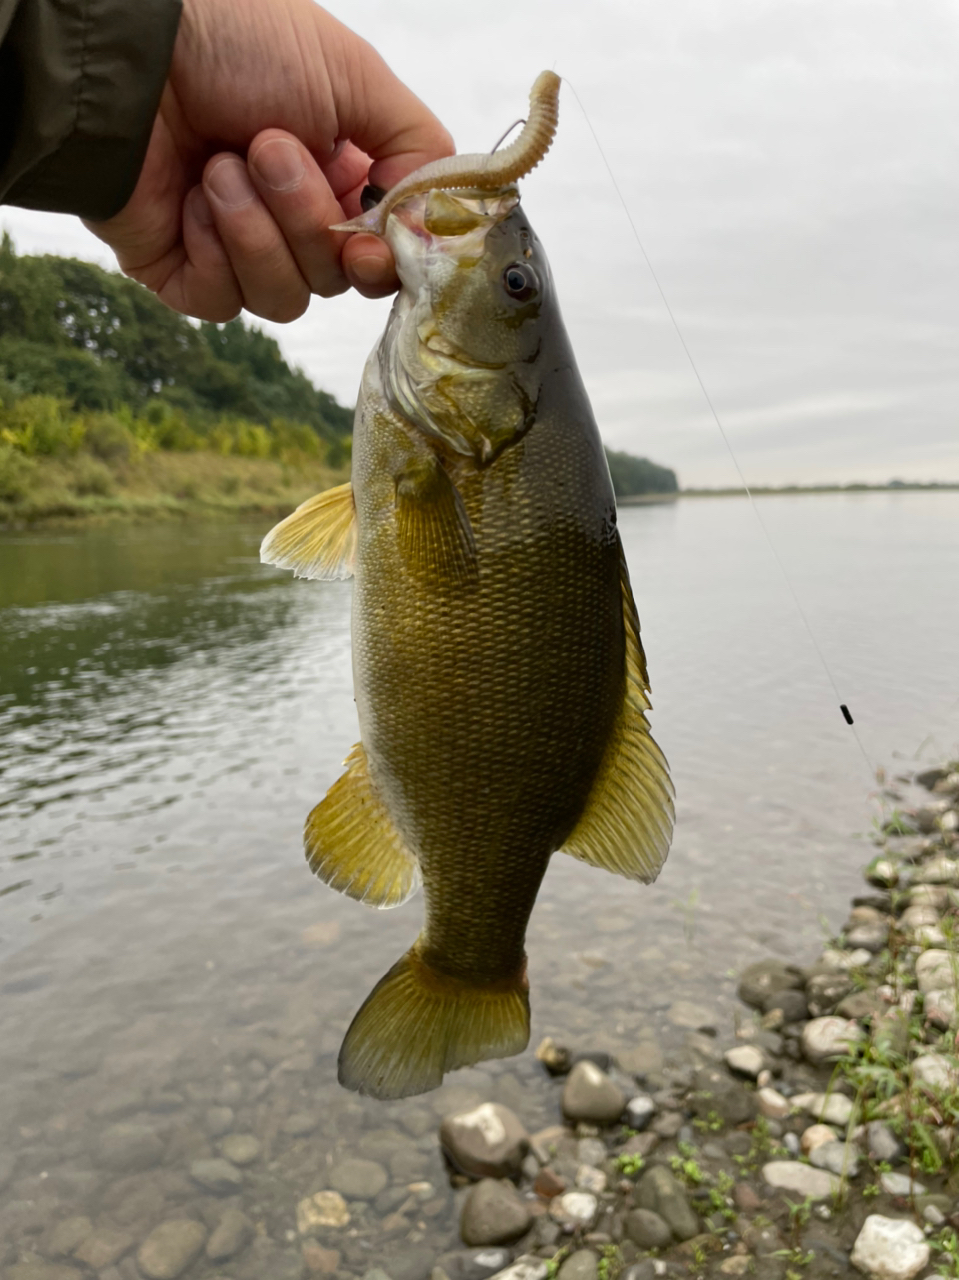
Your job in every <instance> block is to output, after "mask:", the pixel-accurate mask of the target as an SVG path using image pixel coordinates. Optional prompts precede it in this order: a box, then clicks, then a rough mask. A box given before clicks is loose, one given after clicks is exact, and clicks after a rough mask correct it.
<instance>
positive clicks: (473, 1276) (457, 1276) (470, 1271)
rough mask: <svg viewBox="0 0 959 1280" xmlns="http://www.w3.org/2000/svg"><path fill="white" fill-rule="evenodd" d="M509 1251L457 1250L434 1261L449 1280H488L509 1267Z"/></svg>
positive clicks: (488, 1249)
mask: <svg viewBox="0 0 959 1280" xmlns="http://www.w3.org/2000/svg"><path fill="white" fill-rule="evenodd" d="M509 1261H510V1250H509V1249H503V1248H493V1247H488V1248H485V1249H457V1250H455V1251H453V1252H450V1253H443V1254H440V1256H439V1257H438V1258H437V1260H436V1265H437V1267H439V1268H441V1269H442V1270H443V1271H444V1272H445V1274H446V1275H447V1276H448V1277H449V1280H490V1278H491V1277H492V1276H494V1275H496V1274H497V1273H498V1272H500V1271H502V1270H503V1268H504V1267H508V1266H509Z"/></svg>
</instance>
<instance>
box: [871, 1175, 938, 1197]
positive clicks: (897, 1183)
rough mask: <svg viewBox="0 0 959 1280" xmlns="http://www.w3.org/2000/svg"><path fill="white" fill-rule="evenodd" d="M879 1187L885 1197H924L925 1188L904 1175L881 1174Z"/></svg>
mask: <svg viewBox="0 0 959 1280" xmlns="http://www.w3.org/2000/svg"><path fill="white" fill-rule="evenodd" d="M879 1185H880V1186H881V1187H882V1189H883V1191H885V1193H886V1195H887V1196H924V1195H925V1194H926V1188H925V1187H924V1185H923V1184H922V1183H921V1182H917V1181H916V1180H915V1178H910V1177H909V1175H908V1174H905V1173H881V1174H880V1175H879Z"/></svg>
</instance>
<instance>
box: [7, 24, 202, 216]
mask: <svg viewBox="0 0 959 1280" xmlns="http://www.w3.org/2000/svg"><path fill="white" fill-rule="evenodd" d="M180 9H181V0H135V2H134V3H131V2H130V0H20V3H19V5H18V6H17V9H16V12H15V14H14V16H13V20H12V22H11V24H10V28H9V31H8V33H7V36H6V38H5V39H4V40H3V44H2V48H0V83H3V84H4V88H3V91H2V94H0V98H2V101H0V120H3V121H4V122H3V123H0V202H3V203H5V204H13V205H20V206H21V207H22V208H26V209H45V210H48V211H51V212H56V213H75V214H79V215H80V217H83V218H90V219H92V220H94V221H101V220H103V219H105V218H110V217H112V216H113V215H114V214H116V213H119V211H120V210H121V209H122V208H123V206H124V205H125V204H126V203H127V201H128V200H129V198H130V196H131V195H132V194H133V189H134V187H135V186H136V182H137V178H138V177H139V176H140V169H141V167H142V165H143V158H144V156H145V154H146V149H147V145H148V143H149V141H150V133H151V130H152V128H153V121H154V119H155V117H156V113H157V109H158V107H159V104H160V95H161V94H162V92H163V86H164V84H165V83H166V78H167V72H168V70H169V66H170V60H171V58H172V56H173V44H174V40H175V39H176V32H177V25H178V23H179V20H180Z"/></svg>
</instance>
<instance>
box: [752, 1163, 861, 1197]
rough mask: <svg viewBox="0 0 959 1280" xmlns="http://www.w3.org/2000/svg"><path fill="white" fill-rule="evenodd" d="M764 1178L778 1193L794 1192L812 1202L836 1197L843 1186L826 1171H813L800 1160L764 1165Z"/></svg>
mask: <svg viewBox="0 0 959 1280" xmlns="http://www.w3.org/2000/svg"><path fill="white" fill-rule="evenodd" d="M763 1177H764V1178H765V1180H766V1182H767V1183H768V1184H769V1186H771V1187H775V1188H776V1189H777V1190H778V1191H793V1192H795V1193H796V1194H797V1195H799V1196H802V1198H803V1199H804V1200H805V1199H806V1198H807V1197H808V1198H809V1199H811V1200H826V1199H827V1198H828V1197H829V1196H831V1195H835V1193H836V1192H838V1190H839V1188H840V1186H841V1185H842V1184H841V1182H840V1180H839V1179H838V1178H837V1177H836V1176H835V1175H834V1174H831V1173H827V1172H826V1170H825V1169H813V1168H812V1167H811V1166H810V1165H808V1164H800V1163H799V1161H798V1160H771V1161H770V1162H769V1164H764V1165H763Z"/></svg>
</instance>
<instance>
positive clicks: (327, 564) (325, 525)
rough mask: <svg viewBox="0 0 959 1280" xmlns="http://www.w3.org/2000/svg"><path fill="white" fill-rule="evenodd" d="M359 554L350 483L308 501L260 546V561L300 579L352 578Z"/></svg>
mask: <svg viewBox="0 0 959 1280" xmlns="http://www.w3.org/2000/svg"><path fill="white" fill-rule="evenodd" d="M355 555H356V507H355V506H354V505H353V486H352V484H350V482H349V481H347V482H346V484H338V485H337V486H336V488H335V489H326V490H325V491H324V492H323V493H318V494H317V495H316V497H315V498H308V499H307V500H306V502H304V503H302V504H301V505H300V506H298V507H297V509H296V510H295V511H294V512H293V514H292V515H290V516H287V517H286V519H285V520H281V521H280V523H279V524H278V525H276V527H275V528H273V529H271V530H270V532H269V533H268V534H267V535H266V537H265V538H264V539H263V541H262V543H261V544H260V559H261V560H262V561H263V563H264V564H275V565H276V566H277V567H278V568H280V569H292V570H293V573H294V576H295V577H297V578H349V577H351V576H352V573H353V559H354V557H355Z"/></svg>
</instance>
